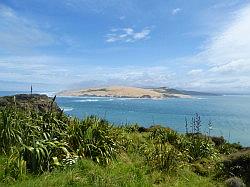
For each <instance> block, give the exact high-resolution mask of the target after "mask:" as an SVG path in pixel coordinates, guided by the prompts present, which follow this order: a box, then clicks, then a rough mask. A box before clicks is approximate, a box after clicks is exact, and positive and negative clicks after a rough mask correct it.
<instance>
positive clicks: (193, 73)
mask: <svg viewBox="0 0 250 187" xmlns="http://www.w3.org/2000/svg"><path fill="white" fill-rule="evenodd" d="M202 73H203V70H202V69H192V70H190V71H189V72H188V73H187V74H188V75H191V76H199V75H200V74H202Z"/></svg>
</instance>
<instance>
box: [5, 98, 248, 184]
mask: <svg viewBox="0 0 250 187" xmlns="http://www.w3.org/2000/svg"><path fill="white" fill-rule="evenodd" d="M54 101H55V98H54V99H53V100H52V102H51V104H50V107H51V108H52V106H53V103H54ZM187 124H188V123H187ZM191 128H192V129H193V130H192V133H189V132H188V133H187V134H180V133H177V132H176V131H174V130H172V129H170V128H165V127H161V126H152V127H150V128H145V127H140V126H139V125H137V124H133V125H126V126H120V127H117V126H113V125H112V124H110V123H109V122H108V121H106V120H104V119H101V118H98V117H96V116H89V117H87V118H85V119H83V120H80V119H78V118H72V117H68V116H66V115H65V114H63V113H62V112H58V111H57V112H56V111H54V110H52V109H51V110H48V111H45V112H39V111H30V110H23V109H18V108H17V107H15V106H14V107H6V108H2V109H0V185H1V183H2V184H10V183H13V184H17V183H15V181H18V182H19V183H20V185H21V186H32V184H36V183H38V184H40V186H67V185H80V186H81V185H87V186H93V185H94V186H102V185H104V184H105V185H106V186H153V185H163V186H166V185H170V186H185V185H184V184H187V186H188V185H189V186H193V185H201V184H203V183H204V181H205V183H206V184H207V186H213V184H214V182H211V181H210V178H209V177H210V176H211V175H213V174H214V173H215V172H214V167H215V165H216V163H217V162H218V158H219V157H220V154H219V153H221V154H224V155H226V154H231V153H232V152H235V151H238V150H241V149H242V147H240V145H239V144H230V143H228V142H226V141H224V139H222V138H215V137H207V136H204V135H202V134H201V133H200V130H201V129H200V128H201V119H200V117H199V116H198V114H197V115H196V116H195V117H194V118H193V119H192V122H191ZM247 158H248V157H247ZM245 160H246V159H245V157H244V159H243V161H242V162H240V164H242V163H243V164H246V163H245ZM230 163H237V164H238V165H239V162H236V161H235V162H230ZM247 164H249V163H247ZM219 166H220V168H224V169H225V168H227V169H226V171H230V172H235V171H236V170H232V168H231V167H229V169H228V167H227V166H228V165H227V162H223V163H221V164H220V165H219ZM184 171H185V172H186V173H185V172H184ZM246 171H248V170H246ZM183 172H184V173H183ZM237 172H238V170H237ZM240 172H242V173H241V175H240V177H243V178H244V177H245V170H244V171H243V170H240V171H239V173H240ZM202 176H206V178H202ZM221 176H222V178H223V177H224V176H226V174H221ZM176 177H177V178H176ZM186 177H189V179H188V180H187V179H186ZM39 178H40V179H42V180H43V182H40V181H39ZM47 179H48V183H46V181H47ZM175 179H178V180H175ZM22 180H23V182H22ZM27 180H29V181H31V183H30V184H28V183H27V182H26V181H27ZM189 180H190V181H189ZM244 180H245V179H244ZM44 181H45V182H44ZM128 181H129V182H128ZM174 181H175V182H174ZM32 182H33V183H32ZM38 186H39V185H38Z"/></svg>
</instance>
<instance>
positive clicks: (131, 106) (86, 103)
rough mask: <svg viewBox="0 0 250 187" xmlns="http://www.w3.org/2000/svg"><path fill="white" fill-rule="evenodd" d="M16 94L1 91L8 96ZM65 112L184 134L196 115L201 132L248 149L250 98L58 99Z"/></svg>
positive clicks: (249, 143)
mask: <svg viewBox="0 0 250 187" xmlns="http://www.w3.org/2000/svg"><path fill="white" fill-rule="evenodd" d="M13 93H18V92H0V95H11V94H13ZM57 103H58V104H59V106H60V107H61V108H64V111H65V112H66V113H67V114H69V115H71V116H77V117H80V118H83V117H85V116H87V115H91V114H94V115H98V116H100V117H104V118H106V119H107V120H109V121H110V122H113V123H115V124H117V125H119V124H126V123H139V124H140V125H143V126H145V127H149V126H151V125H154V124H161V125H163V126H168V127H171V128H173V129H175V130H177V131H179V132H185V117H186V118H187V119H188V120H191V118H192V117H193V116H194V114H195V113H199V115H200V116H201V120H202V132H203V133H206V132H207V131H208V125H207V124H208V122H209V121H211V122H212V125H213V130H212V131H211V134H212V135H219V136H224V137H225V138H226V139H228V140H229V141H230V142H240V143H241V144H243V145H245V146H250V96H242V95H241V96H202V97H196V98H193V99H177V98H174V99H165V100H152V99H125V98H120V99H119V98H97V97H96V98H95V97H57Z"/></svg>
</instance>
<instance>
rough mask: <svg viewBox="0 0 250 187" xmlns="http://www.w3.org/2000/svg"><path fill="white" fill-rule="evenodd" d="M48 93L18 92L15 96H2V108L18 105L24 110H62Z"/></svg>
mask: <svg viewBox="0 0 250 187" xmlns="http://www.w3.org/2000/svg"><path fill="white" fill-rule="evenodd" d="M52 103H53V100H52V99H51V98H49V97H48V96H47V95H39V94H32V95H31V94H18V95H14V96H4V97H0V108H3V107H15V106H16V107H17V108H20V109H23V110H35V111H38V112H46V111H49V110H51V108H52V111H55V112H60V111H61V109H60V108H59V106H58V105H57V104H56V103H55V102H54V103H53V105H52Z"/></svg>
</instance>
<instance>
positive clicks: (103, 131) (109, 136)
mask: <svg viewBox="0 0 250 187" xmlns="http://www.w3.org/2000/svg"><path fill="white" fill-rule="evenodd" d="M68 132H69V142H70V146H71V147H72V148H73V150H74V151H76V152H77V154H78V155H79V156H83V157H87V158H91V159H92V160H94V161H96V162H98V163H101V164H108V163H109V162H110V161H111V160H112V159H114V158H115V157H116V153H117V151H118V143H117V142H116V140H115V138H116V137H114V134H113V133H112V132H113V129H112V126H110V125H109V123H108V122H107V121H105V120H103V119H100V118H97V117H95V116H90V117H87V118H86V119H85V120H83V121H78V120H74V122H73V123H72V124H71V125H70V126H69V130H68Z"/></svg>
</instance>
